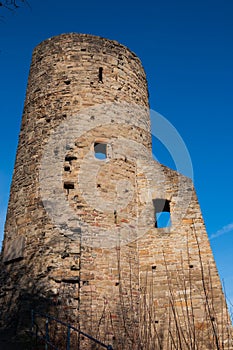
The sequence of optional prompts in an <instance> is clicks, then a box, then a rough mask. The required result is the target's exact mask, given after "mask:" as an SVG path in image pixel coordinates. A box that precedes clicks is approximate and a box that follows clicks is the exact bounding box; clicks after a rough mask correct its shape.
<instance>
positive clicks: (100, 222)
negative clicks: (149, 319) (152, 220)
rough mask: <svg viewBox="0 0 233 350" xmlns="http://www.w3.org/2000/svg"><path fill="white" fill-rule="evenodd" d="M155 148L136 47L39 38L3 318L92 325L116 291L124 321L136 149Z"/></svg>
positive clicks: (9, 227)
mask: <svg viewBox="0 0 233 350" xmlns="http://www.w3.org/2000/svg"><path fill="white" fill-rule="evenodd" d="M138 145H139V146H138ZM150 150H151V138H150V121H149V113H148V91H147V82H146V78H145V73H144V70H143V68H142V65H141V62H140V60H139V59H138V58H137V57H136V56H135V54H134V53H133V52H131V51H130V50H129V49H128V48H126V47H125V46H123V45H121V44H119V43H118V42H116V41H111V40H107V39H104V38H101V37H97V36H92V35H86V34H85V35H83V34H63V35H60V36H56V37H53V38H51V39H48V40H46V41H44V42H42V43H41V44H39V45H38V46H37V47H36V48H35V50H34V52H33V56H32V63H31V69H30V74H29V79H28V86H27V94H26V99H25V104H24V111H23V119H22V126H21V132H20V139H19V145H18V150H17V157H16V163H15V169H14V175H13V181H12V186H11V194H10V201H9V207H8V214H7V220H6V225H5V238H4V244H3V262H4V266H5V267H4V270H5V284H6V285H8V286H9V290H8V291H7V293H6V295H5V308H3V322H5V324H6V318H7V322H8V324H11V323H12V324H13V323H15V324H16V326H17V327H18V328H19V329H21V328H23V327H24V325H25V322H26V321H27V319H28V316H29V310H30V309H31V308H36V309H39V310H42V311H46V312H47V311H50V312H51V310H53V312H56V313H57V315H58V316H59V317H60V318H62V319H64V318H66V317H67V320H68V321H69V322H72V323H73V324H76V325H77V324H78V326H79V327H81V328H84V330H85V331H86V332H90V333H92V334H93V329H95V331H96V326H97V324H98V322H99V320H100V319H101V315H102V313H103V308H105V307H106V305H108V307H109V305H110V301H111V307H110V309H109V312H110V311H111V313H112V315H113V319H114V320H115V319H116V320H117V319H118V314H119V310H120V305H119V295H118V292H116V291H117V290H118V289H119V283H120V282H119V280H120V278H122V276H120V275H119V264H124V263H123V262H124V261H125V266H124V269H122V271H123V274H124V277H127V278H129V276H130V274H132V272H133V277H132V276H131V277H132V278H131V280H130V282H129V283H131V284H135V290H138V286H137V283H138V282H137V278H138V265H137V252H136V245H135V244H134V243H132V242H133V241H134V239H135V235H136V231H135V227H136V221H137V218H138V212H137V211H138V206H137V203H138V196H137V193H136V191H135V190H136V186H137V183H136V176H135V174H136V167H137V166H136V162H135V159H136V158H137V156H139V154H141V155H142V156H143V157H147V156H148V155H147V152H148V154H149V153H150ZM130 224H131V226H132V228H131V229H130V230H132V232H130V234H129V225H130ZM121 229H122V230H121ZM121 242H124V243H125V244H127V243H130V242H131V244H130V245H129V244H128V245H127V247H126V246H125V244H124V246H125V248H123V249H122V250H121V252H120V251H119V245H120V244H121ZM119 252H120V253H119ZM126 261H127V262H126ZM127 278H126V279H127ZM133 288H134V286H133ZM136 294H137V293H136V292H135V295H136ZM128 307H130V305H128ZM67 310H69V312H67ZM135 312H136V311H135ZM19 315H20V317H19ZM106 318H107V316H106ZM25 320H26V321H25ZM108 321H109V320H108ZM117 322H122V321H119V320H118V321H117ZM129 322H132V320H129ZM107 323H108V322H107V321H106V322H105V325H104V327H106V324H107ZM101 327H102V325H101ZM112 332H113V331H112V330H111V331H110V330H109V334H111V336H112ZM110 338H111V337H110Z"/></svg>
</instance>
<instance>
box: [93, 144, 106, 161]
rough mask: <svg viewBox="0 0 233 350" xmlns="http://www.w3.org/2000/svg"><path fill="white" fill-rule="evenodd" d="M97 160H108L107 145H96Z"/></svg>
mask: <svg viewBox="0 0 233 350" xmlns="http://www.w3.org/2000/svg"><path fill="white" fill-rule="evenodd" d="M94 152H95V158H97V159H100V160H104V159H106V158H107V144H106V143H99V142H95V143H94Z"/></svg>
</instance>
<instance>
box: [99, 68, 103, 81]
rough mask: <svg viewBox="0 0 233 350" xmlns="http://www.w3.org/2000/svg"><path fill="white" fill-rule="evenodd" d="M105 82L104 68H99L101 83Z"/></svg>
mask: <svg viewBox="0 0 233 350" xmlns="http://www.w3.org/2000/svg"><path fill="white" fill-rule="evenodd" d="M102 82H103V67H99V83H102Z"/></svg>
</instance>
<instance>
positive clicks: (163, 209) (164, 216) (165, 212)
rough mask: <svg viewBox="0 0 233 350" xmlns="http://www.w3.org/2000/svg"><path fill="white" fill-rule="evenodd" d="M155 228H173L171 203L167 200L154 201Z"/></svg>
mask: <svg viewBox="0 0 233 350" xmlns="http://www.w3.org/2000/svg"><path fill="white" fill-rule="evenodd" d="M153 205H154V214H155V227H157V228H163V227H170V226H171V214H170V201H168V200H167V199H161V198H158V199H153Z"/></svg>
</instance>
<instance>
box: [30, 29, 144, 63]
mask: <svg viewBox="0 0 233 350" xmlns="http://www.w3.org/2000/svg"><path fill="white" fill-rule="evenodd" d="M66 40H67V41H73V42H75V41H77V42H83V43H88V42H89V43H93V44H97V43H98V42H99V43H101V45H110V44H111V45H114V46H116V47H119V48H121V49H123V50H125V51H128V52H129V53H130V54H132V55H133V56H134V58H137V59H138V60H139V61H140V59H139V57H138V55H137V54H136V53H135V52H133V51H132V50H131V49H129V48H128V47H127V46H126V45H123V44H121V43H120V42H119V41H117V40H113V39H108V38H105V37H102V36H99V35H94V34H85V33H77V32H70V33H62V34H58V35H54V36H52V37H50V38H47V39H45V40H43V41H41V42H40V43H39V44H37V45H36V46H35V48H34V52H35V51H37V50H39V49H40V48H41V47H42V46H44V45H49V44H50V43H51V44H52V43H53V42H63V41H64V42H65V41H66Z"/></svg>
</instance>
